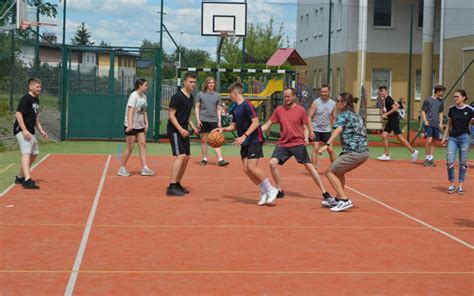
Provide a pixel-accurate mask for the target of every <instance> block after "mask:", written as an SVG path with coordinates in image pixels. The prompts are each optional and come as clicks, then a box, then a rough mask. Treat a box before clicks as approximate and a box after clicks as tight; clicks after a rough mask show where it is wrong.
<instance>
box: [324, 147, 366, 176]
mask: <svg viewBox="0 0 474 296" xmlns="http://www.w3.org/2000/svg"><path fill="white" fill-rule="evenodd" d="M367 159H369V154H368V153H357V152H349V153H345V154H341V155H340V156H339V157H338V158H337V159H336V160H335V161H334V162H333V163H332V164H331V167H330V168H329V170H330V171H331V172H333V173H334V174H336V175H344V174H345V173H347V172H350V171H352V170H353V169H355V168H357V167H358V166H360V165H361V164H363V163H364V162H366V161H367Z"/></svg>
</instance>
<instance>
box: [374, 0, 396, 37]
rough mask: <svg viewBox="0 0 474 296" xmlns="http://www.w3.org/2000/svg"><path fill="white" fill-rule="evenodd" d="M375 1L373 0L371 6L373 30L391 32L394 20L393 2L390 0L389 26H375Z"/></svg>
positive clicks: (393, 0)
mask: <svg viewBox="0 0 474 296" xmlns="http://www.w3.org/2000/svg"><path fill="white" fill-rule="evenodd" d="M375 1H377V0H373V6H372V27H373V28H374V29H382V30H384V29H385V30H391V29H393V28H394V26H393V20H394V17H393V12H394V8H393V7H394V5H393V4H394V2H395V0H391V1H392V2H391V7H390V26H380V25H375Z"/></svg>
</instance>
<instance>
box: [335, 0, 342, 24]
mask: <svg viewBox="0 0 474 296" xmlns="http://www.w3.org/2000/svg"><path fill="white" fill-rule="evenodd" d="M336 12H337V14H336V15H337V16H336V30H337V31H341V29H342V0H339V1H337V11H336Z"/></svg>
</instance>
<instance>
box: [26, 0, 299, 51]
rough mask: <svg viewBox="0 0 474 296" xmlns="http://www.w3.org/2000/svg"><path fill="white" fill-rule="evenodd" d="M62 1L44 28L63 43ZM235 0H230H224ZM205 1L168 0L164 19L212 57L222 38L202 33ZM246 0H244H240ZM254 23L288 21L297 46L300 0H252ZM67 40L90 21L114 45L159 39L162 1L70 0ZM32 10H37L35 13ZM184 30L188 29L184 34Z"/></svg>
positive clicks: (167, 43) (55, 0)
mask: <svg viewBox="0 0 474 296" xmlns="http://www.w3.org/2000/svg"><path fill="white" fill-rule="evenodd" d="M47 1H49V2H50V3H52V4H57V5H58V15H57V17H56V19H42V20H41V21H45V22H53V23H56V24H58V26H57V27H41V30H42V32H46V31H49V32H54V33H56V35H57V36H58V42H62V19H63V2H64V0H62V2H60V1H59V0H47ZM220 1H221V2H229V1H228V0H220ZM201 2H202V1H201V0H164V12H165V15H164V24H165V26H166V27H167V28H168V30H169V31H170V33H171V34H172V36H173V38H174V39H175V40H176V42H177V43H181V45H183V46H185V47H187V48H191V49H203V50H206V51H209V52H210V54H211V56H215V54H214V52H215V51H216V47H217V38H216V37H207V36H201ZM234 2H242V0H234ZM247 5H248V10H247V13H248V16H247V17H248V23H258V22H260V23H268V22H269V20H270V18H271V17H272V16H273V18H274V20H275V24H276V25H277V26H276V29H278V27H279V25H280V24H281V23H283V26H284V35H285V37H284V40H285V42H284V46H286V44H287V37H286V36H288V37H289V44H290V45H292V44H293V41H294V39H295V36H296V0H248V1H247ZM66 7H67V12H66V16H67V20H66V24H67V26H66V41H67V43H70V40H71V38H72V37H73V36H74V34H75V32H76V31H77V27H78V26H79V25H80V24H81V22H84V23H85V24H86V27H87V28H88V29H89V31H90V32H91V34H92V37H91V39H92V41H94V42H95V43H96V44H99V43H100V42H101V41H102V40H103V41H105V42H107V43H108V44H111V45H113V46H140V44H141V42H142V40H143V39H145V38H146V39H148V40H150V41H153V42H158V41H159V33H158V31H159V24H160V23H159V21H160V18H159V11H160V0H67V6H66ZM30 14H31V12H30ZM181 32H182V34H181ZM163 44H164V47H165V50H166V51H167V52H171V51H173V50H174V46H173V44H172V42H171V39H170V38H169V37H168V36H166V35H165V36H164V40H163Z"/></svg>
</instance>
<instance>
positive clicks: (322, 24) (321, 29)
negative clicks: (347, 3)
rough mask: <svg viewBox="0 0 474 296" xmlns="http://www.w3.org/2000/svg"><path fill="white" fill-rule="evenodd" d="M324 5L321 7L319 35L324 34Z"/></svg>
mask: <svg viewBox="0 0 474 296" xmlns="http://www.w3.org/2000/svg"><path fill="white" fill-rule="evenodd" d="M323 12H324V7H320V8H319V26H318V27H319V37H322V36H323V31H324V30H323V27H324V14H323Z"/></svg>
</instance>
